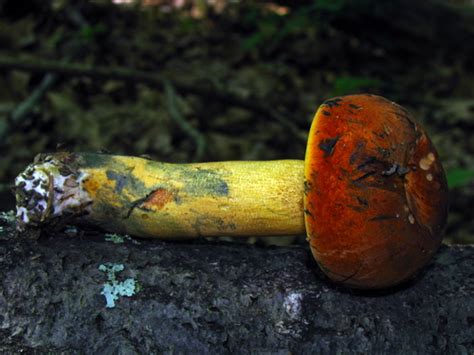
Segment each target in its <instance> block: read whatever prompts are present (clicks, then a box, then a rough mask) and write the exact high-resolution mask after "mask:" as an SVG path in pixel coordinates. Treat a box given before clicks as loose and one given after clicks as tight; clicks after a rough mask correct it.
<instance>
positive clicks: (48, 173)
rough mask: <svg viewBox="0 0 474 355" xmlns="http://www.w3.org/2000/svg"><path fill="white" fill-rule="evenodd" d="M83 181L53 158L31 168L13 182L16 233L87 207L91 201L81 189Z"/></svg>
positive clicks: (82, 174)
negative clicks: (15, 202)
mask: <svg viewBox="0 0 474 355" xmlns="http://www.w3.org/2000/svg"><path fill="white" fill-rule="evenodd" d="M85 177H86V174H84V173H82V172H81V173H75V172H73V171H72V170H70V169H69V168H66V167H65V166H64V164H63V163H62V162H60V161H59V160H57V159H54V158H53V157H49V158H46V159H45V161H44V162H42V163H36V162H35V163H32V164H30V165H29V166H28V167H27V168H26V169H25V171H24V172H22V173H21V174H20V175H18V176H17V178H16V179H15V193H16V199H17V205H16V216H17V221H18V229H23V227H24V226H25V225H27V224H28V225H35V224H38V223H41V222H43V221H44V220H46V219H47V218H51V217H56V216H61V215H62V214H64V213H67V212H72V211H74V210H77V209H81V208H84V207H85V206H87V205H88V204H89V202H90V198H89V195H88V194H87V192H85V191H84V190H83V189H82V185H81V183H82V181H83V180H84V178H85Z"/></svg>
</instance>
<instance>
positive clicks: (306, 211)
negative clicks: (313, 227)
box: [303, 208, 314, 220]
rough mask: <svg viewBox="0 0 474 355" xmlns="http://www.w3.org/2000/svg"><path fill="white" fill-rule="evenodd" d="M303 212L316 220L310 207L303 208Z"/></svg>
mask: <svg viewBox="0 0 474 355" xmlns="http://www.w3.org/2000/svg"><path fill="white" fill-rule="evenodd" d="M303 212H304V214H305V215H306V216H308V217H309V218H311V219H313V220H314V216H313V215H312V213H311V212H310V211H309V210H308V209H306V208H305V209H303Z"/></svg>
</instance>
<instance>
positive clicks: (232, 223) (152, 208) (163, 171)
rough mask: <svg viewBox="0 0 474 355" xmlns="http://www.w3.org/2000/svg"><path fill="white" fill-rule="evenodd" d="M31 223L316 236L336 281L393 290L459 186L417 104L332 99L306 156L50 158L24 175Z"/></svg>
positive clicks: (422, 251)
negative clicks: (189, 160)
mask: <svg viewBox="0 0 474 355" xmlns="http://www.w3.org/2000/svg"><path fill="white" fill-rule="evenodd" d="M15 184H16V188H15V190H16V199H17V219H18V227H19V229H24V228H26V227H34V228H35V227H41V226H45V225H55V224H57V223H59V222H60V221H64V220H65V219H66V220H67V221H70V220H71V218H73V219H75V220H76V221H77V222H79V223H81V222H82V223H92V224H93V225H95V226H99V227H101V228H103V229H105V230H107V231H110V232H116V233H126V234H131V235H135V236H139V237H151V238H162V239H167V238H168V239H169V238H193V237H200V236H248V235H252V236H255V235H260V236H263V235H289V234H302V233H304V232H305V231H306V233H307V236H308V240H309V242H310V246H311V251H312V253H313V256H314V258H315V259H316V261H317V263H318V264H319V266H320V267H321V269H322V270H323V271H324V273H325V274H326V275H327V276H328V277H329V278H330V279H332V280H334V281H336V282H339V283H343V284H345V285H347V286H350V287H354V288H384V287H389V286H392V285H395V284H398V283H400V282H402V281H404V280H407V279H409V278H411V277H412V276H413V275H414V274H416V273H417V271H419V270H420V268H421V267H423V266H424V265H425V264H426V263H427V262H428V261H429V259H430V258H431V257H432V255H433V254H434V253H435V251H436V249H437V248H438V246H439V245H440V243H441V239H442V230H443V227H444V224H445V222H446V216H447V184H446V178H445V175H444V171H443V168H442V166H441V164H440V161H439V157H438V154H437V153H436V150H435V148H434V147H433V145H432V143H431V142H430V140H429V138H428V137H427V135H426V134H425V132H424V131H423V130H422V129H421V128H420V126H419V125H418V124H417V123H415V122H413V121H412V119H411V118H410V116H409V114H408V113H407V111H406V110H405V109H403V108H402V107H400V106H398V105H396V104H395V103H393V102H390V101H388V100H386V99H384V98H382V97H379V96H373V95H353V96H345V97H339V98H335V99H331V100H327V101H326V102H324V103H323V104H322V105H321V107H320V108H319V109H318V111H317V113H316V115H315V118H314V121H313V124H312V127H311V131H310V135H309V140H308V146H307V152H306V160H305V161H301V160H278V161H267V162H250V161H242V162H238V161H233V162H221V163H197V164H168V163H161V162H155V161H151V160H147V159H144V158H138V157H127V156H115V155H105V154H90V153H68V152H61V153H53V154H42V155H39V156H38V157H37V158H36V159H35V162H34V163H32V164H30V165H29V166H28V167H27V168H26V170H25V171H24V172H23V173H21V174H20V175H19V176H18V177H17V178H16V180H15Z"/></svg>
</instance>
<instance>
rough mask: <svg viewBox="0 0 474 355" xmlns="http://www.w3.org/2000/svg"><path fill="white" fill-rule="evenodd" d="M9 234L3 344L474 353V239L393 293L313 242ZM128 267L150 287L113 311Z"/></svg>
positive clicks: (2, 250) (6, 348) (1, 281)
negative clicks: (319, 262) (332, 262)
mask: <svg viewBox="0 0 474 355" xmlns="http://www.w3.org/2000/svg"><path fill="white" fill-rule="evenodd" d="M11 228H12V226H11V225H5V224H4V225H3V231H2V232H1V233H0V339H2V340H1V341H0V352H2V353H5V352H18V351H22V350H23V351H28V352H29V351H31V350H33V352H40V353H42V352H53V353H54V352H61V351H67V352H68V353H70V352H72V353H74V352H81V353H102V354H107V353H110V354H112V353H121V354H135V353H138V354H140V353H141V354H144V353H157V352H159V353H170V354H171V353H199V354H201V353H203V354H205V353H213V354H214V353H244V354H245V353H252V354H261V353H265V354H268V353H272V354H275V353H276V354H280V353H281V354H287V353H289V352H291V353H298V354H310V353H319V354H324V353H328V354H329V353H337V352H339V353H378V354H382V353H423V354H427V353H443V354H444V353H457V354H463V353H465V354H471V353H472V352H473V351H474V297H473V296H474V248H473V247H471V246H465V247H460V246H457V247H447V246H443V247H442V248H441V250H440V251H439V252H438V253H437V254H436V257H435V259H434V260H433V262H432V263H431V264H430V265H429V266H428V267H427V268H426V270H425V271H424V272H423V273H422V274H421V275H419V277H418V278H417V279H416V280H414V281H412V282H410V283H409V284H405V285H402V286H400V287H397V288H395V289H391V290H386V291H383V292H380V291H379V292H360V291H352V290H347V289H344V288H341V287H338V286H335V285H334V284H332V283H330V282H329V281H327V280H326V279H325V278H324V277H323V276H322V275H321V274H320V273H319V272H318V271H317V266H316V264H315V263H314V262H313V260H312V257H311V255H310V252H309V250H308V249H307V248H305V247H272V248H263V247H256V246H250V245H244V244H230V243H213V242H205V241H198V242H180V243H173V242H162V241H157V240H140V241H139V243H140V244H135V243H132V242H131V241H126V242H125V243H124V244H113V243H111V242H107V241H104V235H102V234H98V233H97V234H95V235H92V234H90V233H89V234H86V235H82V234H73V235H71V234H70V235H67V234H57V235H54V236H53V235H49V236H45V237H43V238H41V239H39V240H38V241H31V240H21V239H20V240H19V239H18V238H13V237H12V235H11V233H10V231H11ZM107 262H112V263H119V264H123V265H124V267H125V270H124V271H123V272H122V273H120V274H118V276H117V278H118V280H119V281H120V280H123V279H125V278H129V277H132V278H134V279H135V280H137V281H138V282H139V284H140V288H141V290H140V291H139V292H138V293H136V294H135V295H133V296H131V297H121V298H120V299H118V300H117V301H116V306H115V308H106V307H105V299H104V296H103V295H101V290H102V286H103V283H104V282H106V275H105V274H104V273H103V272H101V271H100V270H99V269H98V267H99V265H100V264H104V263H107Z"/></svg>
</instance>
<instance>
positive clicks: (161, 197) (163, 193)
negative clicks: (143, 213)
mask: <svg viewBox="0 0 474 355" xmlns="http://www.w3.org/2000/svg"><path fill="white" fill-rule="evenodd" d="M174 195H175V194H174V192H172V191H169V190H167V189H165V188H162V187H160V188H158V189H156V190H155V191H153V192H152V193H151V194H150V195H148V197H147V198H146V200H145V201H143V203H142V204H141V205H140V208H145V209H148V210H155V211H156V210H161V209H163V207H165V205H166V204H167V203H169V202H171V201H173V200H174Z"/></svg>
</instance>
